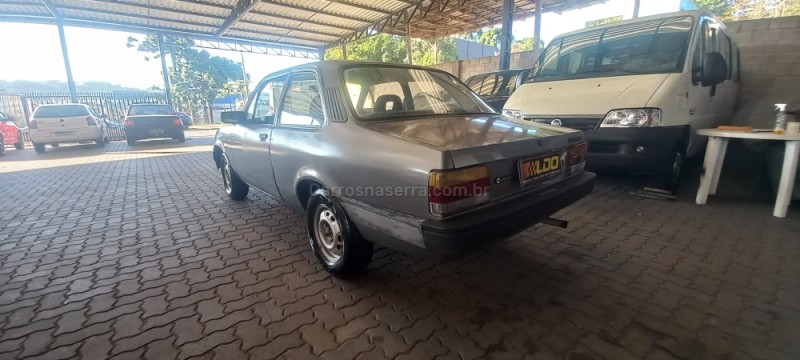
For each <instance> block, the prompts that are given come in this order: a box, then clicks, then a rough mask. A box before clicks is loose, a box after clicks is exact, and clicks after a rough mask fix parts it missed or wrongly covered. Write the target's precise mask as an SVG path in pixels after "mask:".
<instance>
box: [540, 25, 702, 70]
mask: <svg viewBox="0 0 800 360" xmlns="http://www.w3.org/2000/svg"><path fill="white" fill-rule="evenodd" d="M692 24H694V20H693V19H692V17H691V16H678V17H671V18H666V19H656V20H649V21H643V22H635V23H631V24H625V25H618V26H612V27H608V28H605V29H598V30H588V31H583V32H580V33H577V34H573V35H568V36H563V37H560V38H556V39H555V40H553V41H552V42H551V43H550V45H548V46H547V49H545V51H544V52H543V53H542V55H541V57H540V59H539V64H540V66H539V69H538V71H537V73H536V75H535V76H534V77H533V78H532V81H552V80H564V79H582V78H590V77H607V76H620V75H632V74H654V73H670V72H680V71H682V70H683V63H684V59H685V58H686V51H687V48H688V45H689V38H690V36H689V35H690V34H691V29H692Z"/></svg>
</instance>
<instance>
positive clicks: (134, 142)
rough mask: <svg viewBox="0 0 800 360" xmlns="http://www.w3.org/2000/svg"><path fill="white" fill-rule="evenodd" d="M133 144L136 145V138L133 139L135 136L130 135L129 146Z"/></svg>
mask: <svg viewBox="0 0 800 360" xmlns="http://www.w3.org/2000/svg"><path fill="white" fill-rule="evenodd" d="M133 145H136V139H133V138H130V137H129V138H128V146H133Z"/></svg>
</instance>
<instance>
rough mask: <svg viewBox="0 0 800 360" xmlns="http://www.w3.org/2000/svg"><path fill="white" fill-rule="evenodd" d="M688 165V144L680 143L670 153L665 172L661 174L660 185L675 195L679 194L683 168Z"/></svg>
mask: <svg viewBox="0 0 800 360" xmlns="http://www.w3.org/2000/svg"><path fill="white" fill-rule="evenodd" d="M685 165H686V144H685V143H684V142H680V143H678V145H676V146H675V149H673V150H672V152H671V153H670V157H669V159H668V160H667V163H666V164H664V171H663V173H662V174H661V181H660V183H661V184H660V185H661V186H662V188H663V189H665V190H668V191H671V192H672V193H673V194H675V193H677V192H678V188H680V186H681V182H682V181H683V168H684V167H685Z"/></svg>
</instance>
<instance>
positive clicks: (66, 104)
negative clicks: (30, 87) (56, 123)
mask: <svg viewBox="0 0 800 360" xmlns="http://www.w3.org/2000/svg"><path fill="white" fill-rule="evenodd" d="M55 106H84V107H88V106H86V104H76V103H64V104H41V105H39V106H37V107H36V108H37V109H38V108H40V107H55Z"/></svg>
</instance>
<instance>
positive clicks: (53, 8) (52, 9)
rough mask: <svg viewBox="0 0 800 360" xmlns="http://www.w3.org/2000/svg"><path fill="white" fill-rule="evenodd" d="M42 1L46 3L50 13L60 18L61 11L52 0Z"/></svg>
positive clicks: (43, 3)
mask: <svg viewBox="0 0 800 360" xmlns="http://www.w3.org/2000/svg"><path fill="white" fill-rule="evenodd" d="M40 1H41V2H42V5H44V7H46V8H47V11H49V12H50V14H53V17H54V18H56V19H58V18H59V17H61V13H60V12H58V8H57V7H56V6H55V5H54V4H53V3H52V2H51V1H50V0H40Z"/></svg>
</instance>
